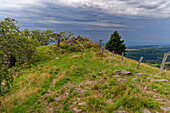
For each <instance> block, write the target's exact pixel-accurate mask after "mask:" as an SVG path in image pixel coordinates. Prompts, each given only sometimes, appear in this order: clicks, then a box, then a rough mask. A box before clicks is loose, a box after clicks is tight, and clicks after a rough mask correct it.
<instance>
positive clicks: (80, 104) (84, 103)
mask: <svg viewBox="0 0 170 113" xmlns="http://www.w3.org/2000/svg"><path fill="white" fill-rule="evenodd" d="M78 105H79V106H86V105H87V103H86V102H81V103H78Z"/></svg>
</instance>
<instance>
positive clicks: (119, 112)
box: [114, 111, 128, 113]
mask: <svg viewBox="0 0 170 113" xmlns="http://www.w3.org/2000/svg"><path fill="white" fill-rule="evenodd" d="M114 113H128V112H126V111H114Z"/></svg>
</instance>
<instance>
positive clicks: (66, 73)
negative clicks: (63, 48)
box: [0, 45, 170, 113]
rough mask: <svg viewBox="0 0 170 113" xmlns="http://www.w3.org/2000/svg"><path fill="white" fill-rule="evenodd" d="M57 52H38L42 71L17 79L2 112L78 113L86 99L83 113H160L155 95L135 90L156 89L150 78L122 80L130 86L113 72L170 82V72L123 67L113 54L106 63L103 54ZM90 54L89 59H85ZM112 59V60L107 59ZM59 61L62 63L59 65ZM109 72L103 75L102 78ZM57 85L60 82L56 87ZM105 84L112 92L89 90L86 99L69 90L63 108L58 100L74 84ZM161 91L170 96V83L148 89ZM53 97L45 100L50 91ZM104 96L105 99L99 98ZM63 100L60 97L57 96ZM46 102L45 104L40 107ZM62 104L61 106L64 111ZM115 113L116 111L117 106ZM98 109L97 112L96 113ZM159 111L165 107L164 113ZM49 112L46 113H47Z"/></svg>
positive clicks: (42, 49) (126, 62) (133, 63)
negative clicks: (50, 111) (142, 86)
mask: <svg viewBox="0 0 170 113" xmlns="http://www.w3.org/2000/svg"><path fill="white" fill-rule="evenodd" d="M52 48H53V45H52V46H48V47H46V46H42V47H38V48H37V52H38V61H37V63H36V66H34V67H31V68H23V69H21V70H20V72H17V73H16V75H15V79H14V83H13V86H12V87H11V88H10V89H9V90H8V92H7V93H6V94H5V95H4V96H3V97H1V98H0V101H1V108H0V112H10V113H23V112H27V111H30V112H40V111H43V110H44V109H45V110H47V109H46V107H47V105H48V104H45V105H43V104H41V103H46V102H47V103H49V104H50V107H53V111H57V112H72V111H71V108H73V107H75V106H77V105H71V103H72V102H74V101H76V98H81V101H85V102H87V106H86V108H81V107H80V108H81V109H83V111H86V112H87V111H94V112H109V111H115V110H126V111H129V112H132V111H133V112H135V111H136V112H140V111H141V109H142V108H148V109H151V110H152V109H156V108H157V107H158V106H159V104H158V103H157V102H155V101H154V100H152V99H151V96H149V95H146V96H145V95H143V94H142V92H141V91H140V90H139V89H138V88H137V86H136V85H135V84H140V80H143V81H145V82H147V83H150V81H148V80H147V79H146V78H147V77H139V78H138V80H137V81H136V82H134V81H132V78H133V76H130V77H128V78H126V77H125V76H122V77H121V78H122V79H127V81H126V83H125V84H123V85H122V84H119V83H117V81H116V78H114V77H112V76H114V73H113V71H114V70H115V69H119V70H128V71H131V72H132V73H133V74H135V73H138V72H142V73H148V74H150V77H151V78H163V79H168V80H170V72H168V71H165V72H163V73H162V74H160V73H159V69H158V68H155V67H152V66H149V65H147V64H143V63H142V64H141V65H140V66H139V69H138V70H135V67H136V65H137V62H136V61H133V60H131V59H127V58H124V62H123V63H122V62H121V57H120V56H117V55H114V57H113V56H112V54H111V53H104V54H105V55H106V57H100V56H98V55H97V53H98V51H99V50H98V49H95V48H93V49H90V48H88V49H82V51H81V52H71V53H67V52H64V53H60V54H59V53H58V52H54V51H53V50H52ZM84 53H85V55H84ZM107 54H108V55H107ZM56 57H58V58H59V59H56ZM101 71H103V73H100V72H101ZM53 79H55V81H53ZM100 79H103V80H104V81H105V82H107V83H108V84H109V86H108V85H107V84H106V83H105V82H103V83H100V84H99V83H97V84H95V85H94V86H93V87H91V86H88V85H84V86H81V87H82V88H84V87H87V86H88V87H89V88H91V90H88V91H87V92H86V93H85V95H80V94H79V93H77V92H73V90H74V89H75V88H76V87H77V86H75V87H73V88H71V89H68V90H69V91H68V93H69V95H68V96H69V98H68V97H66V98H64V99H62V100H60V101H58V102H56V101H55V97H59V96H60V95H63V94H65V92H67V89H63V90H61V93H60V94H58V91H59V90H60V89H62V88H63V87H64V86H66V85H68V84H75V85H78V84H79V83H80V82H82V81H85V80H91V81H95V80H100ZM148 85H150V86H151V87H154V88H156V89H157V90H158V93H160V94H165V95H169V94H170V92H169V83H166V84H163V85H161V84H160V83H153V84H148ZM49 89H50V90H51V91H52V92H53V93H52V94H51V93H50V95H49V96H46V97H45V98H44V99H41V97H42V96H43V95H44V94H45V93H46V92H47V91H48V90H49ZM96 93H99V94H101V95H102V96H101V97H95V94H96ZM56 95H57V96H56ZM109 98H110V99H112V101H113V103H110V104H106V103H105V101H106V100H107V99H109ZM39 101H40V103H38V102H39ZM60 104H61V105H60ZM112 105H113V106H114V107H113V106H112ZM92 108H93V109H92ZM158 108H159V107H158ZM44 112H46V111H44Z"/></svg>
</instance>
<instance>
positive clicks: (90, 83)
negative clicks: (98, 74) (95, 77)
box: [78, 81, 95, 86]
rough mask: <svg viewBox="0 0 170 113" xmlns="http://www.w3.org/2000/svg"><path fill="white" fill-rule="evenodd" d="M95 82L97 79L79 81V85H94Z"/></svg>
mask: <svg viewBox="0 0 170 113" xmlns="http://www.w3.org/2000/svg"><path fill="white" fill-rule="evenodd" d="M94 83H95V81H85V82H81V83H79V84H78V86H81V85H86V84H89V85H92V84H94Z"/></svg>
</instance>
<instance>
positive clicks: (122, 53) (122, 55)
mask: <svg viewBox="0 0 170 113" xmlns="http://www.w3.org/2000/svg"><path fill="white" fill-rule="evenodd" d="M123 56H124V52H122V62H123Z"/></svg>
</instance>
